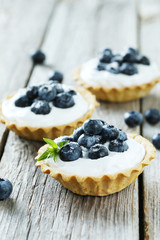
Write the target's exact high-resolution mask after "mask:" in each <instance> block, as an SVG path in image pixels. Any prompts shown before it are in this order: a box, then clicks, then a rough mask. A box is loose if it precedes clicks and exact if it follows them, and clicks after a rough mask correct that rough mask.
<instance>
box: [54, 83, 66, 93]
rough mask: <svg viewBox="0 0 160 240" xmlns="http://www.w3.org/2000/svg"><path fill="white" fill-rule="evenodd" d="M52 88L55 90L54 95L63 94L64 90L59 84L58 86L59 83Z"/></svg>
mask: <svg viewBox="0 0 160 240" xmlns="http://www.w3.org/2000/svg"><path fill="white" fill-rule="evenodd" d="M54 87H55V89H56V93H57V94H58V93H63V92H64V89H63V87H62V85H61V84H59V83H57V84H54Z"/></svg>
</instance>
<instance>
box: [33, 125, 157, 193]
mask: <svg viewBox="0 0 160 240" xmlns="http://www.w3.org/2000/svg"><path fill="white" fill-rule="evenodd" d="M90 121H97V120H87V121H86V122H85V123H84V124H88V123H89V122H90ZM98 121H99V120H98ZM84 124H83V126H82V127H81V129H82V128H83V130H84ZM93 128H94V127H93ZM93 128H92V129H93ZM102 128H103V129H102V131H104V128H105V129H109V131H110V130H111V129H114V131H115V129H116V128H115V127H113V126H108V125H106V124H104V122H103V126H102ZM79 129H80V128H79ZM76 131H77V130H76ZM76 131H74V133H73V135H72V136H71V137H68V138H67V137H66V136H65V137H64V138H62V137H61V138H59V139H56V140H55V141H56V143H57V144H59V142H61V141H63V140H67V139H70V142H69V143H66V145H64V146H63V147H62V148H61V150H60V155H59V157H58V159H57V160H56V161H54V160H53V158H52V157H49V158H46V159H44V160H42V159H43V158H42V159H40V157H41V156H43V154H44V152H45V151H46V149H48V145H44V146H43V147H41V148H40V149H39V151H38V156H37V157H36V160H37V162H36V166H38V167H40V168H41V171H42V172H43V173H47V174H50V175H51V177H53V178H54V179H56V180H57V181H59V182H60V183H61V184H62V185H63V186H64V187H65V188H67V189H69V190H71V191H72V192H74V193H76V194H80V195H93V196H106V195H109V194H112V193H115V192H119V191H121V190H122V189H124V188H126V187H127V186H129V185H130V184H131V183H133V182H134V181H135V180H136V178H137V177H138V176H139V174H140V173H141V172H142V171H143V169H144V167H145V166H147V165H149V164H150V162H151V160H152V159H154V158H155V148H154V147H153V145H152V144H151V143H150V142H149V141H148V140H146V139H145V138H143V137H142V136H140V135H136V134H135V135H134V134H132V135H131V134H128V135H126V134H125V133H124V132H123V131H122V130H118V131H119V133H118V135H117V136H116V135H114V134H113V132H112V133H111V132H110V135H107V136H110V139H113V140H106V139H105V140H106V141H107V142H105V141H104V136H106V135H104V132H101V133H99V134H98V135H93V136H103V138H99V140H98V141H99V142H101V143H96V144H95V145H92V146H91V147H88V150H87V151H86V150H85V149H86V148H85V149H84V146H86V145H85V144H86V142H85V143H84V142H83V141H82V139H84V136H83V134H86V132H84V133H82V132H81V135H80V136H79V138H78V140H77V142H78V143H74V142H73V140H72V139H75V137H74V136H76V135H75V134H77V133H76ZM78 131H79V130H78ZM84 131H85V130H84ZM105 131H106V130H105ZM105 133H106V132H105ZM111 136H112V137H111ZM127 137H128V139H127ZM71 138H72V139H71ZM96 139H97V137H96ZM102 142H103V144H102ZM104 142H105V143H104ZM117 142H118V144H119V145H116V144H117ZM68 144H70V146H72V152H73V151H74V150H73V149H74V148H73V147H74V145H76V148H77V144H78V145H80V146H81V148H82V153H83V155H79V156H80V157H78V153H76V154H77V155H76V157H77V158H78V159H75V158H76V157H75V158H74V159H73V158H72V157H73V156H71V155H68V156H69V157H68V159H66V157H65V155H64V153H66V149H67V151H69V147H68ZM73 144H74V145H73ZM87 144H91V143H90V142H89V141H88V142H87ZM97 145H98V146H97ZM98 147H99V148H98ZM78 148H79V146H78ZM104 148H107V150H106V149H105V150H104ZM62 149H63V150H62ZM97 149H101V150H100V151H99V150H97ZM137 150H138V151H137ZM98 151H99V152H98ZM107 151H108V154H107ZM95 152H96V153H95ZM79 154H80V153H79ZM86 154H87V155H86ZM134 154H136V155H135V156H136V157H135V156H134ZM86 156H87V157H86ZM69 158H70V160H69ZM38 160H39V161H38Z"/></svg>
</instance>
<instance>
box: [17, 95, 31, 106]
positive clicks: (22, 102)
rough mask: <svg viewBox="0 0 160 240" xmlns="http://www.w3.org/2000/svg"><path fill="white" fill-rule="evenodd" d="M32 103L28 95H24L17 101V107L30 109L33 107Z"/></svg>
mask: <svg viewBox="0 0 160 240" xmlns="http://www.w3.org/2000/svg"><path fill="white" fill-rule="evenodd" d="M31 104H32V101H31V99H29V98H28V97H27V95H23V96H21V97H19V98H18V99H16V101H15V105H16V107H29V106H31Z"/></svg>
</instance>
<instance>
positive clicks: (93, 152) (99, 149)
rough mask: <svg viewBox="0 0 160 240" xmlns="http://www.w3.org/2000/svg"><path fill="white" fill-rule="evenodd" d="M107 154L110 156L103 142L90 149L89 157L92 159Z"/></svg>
mask: <svg viewBox="0 0 160 240" xmlns="http://www.w3.org/2000/svg"><path fill="white" fill-rule="evenodd" d="M105 156H108V150H107V148H106V147H105V146H103V145H101V144H96V145H94V146H93V147H91V148H90V149H89V151H88V157H89V158H91V159H97V158H103V157H105Z"/></svg>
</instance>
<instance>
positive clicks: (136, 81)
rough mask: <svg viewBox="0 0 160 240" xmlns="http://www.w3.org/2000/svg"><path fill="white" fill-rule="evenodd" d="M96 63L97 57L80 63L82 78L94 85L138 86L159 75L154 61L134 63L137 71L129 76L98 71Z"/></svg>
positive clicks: (108, 86) (111, 86)
mask: <svg viewBox="0 0 160 240" xmlns="http://www.w3.org/2000/svg"><path fill="white" fill-rule="evenodd" d="M97 65H98V59H97V58H93V59H91V60H89V61H88V62H86V63H84V64H83V65H82V67H81V72H80V77H81V78H82V80H83V81H84V82H86V83H87V84H89V85H92V86H95V87H99V86H102V87H106V88H121V87H130V86H135V85H138V86H139V85H142V84H145V83H148V82H151V81H152V80H154V79H156V78H158V77H160V70H159V69H158V66H157V65H156V64H155V63H153V64H151V65H143V64H136V66H137V68H138V73H137V74H134V75H131V76H128V75H125V74H121V73H120V74H113V73H110V72H108V71H98V70H97V69H96V67H97Z"/></svg>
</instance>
